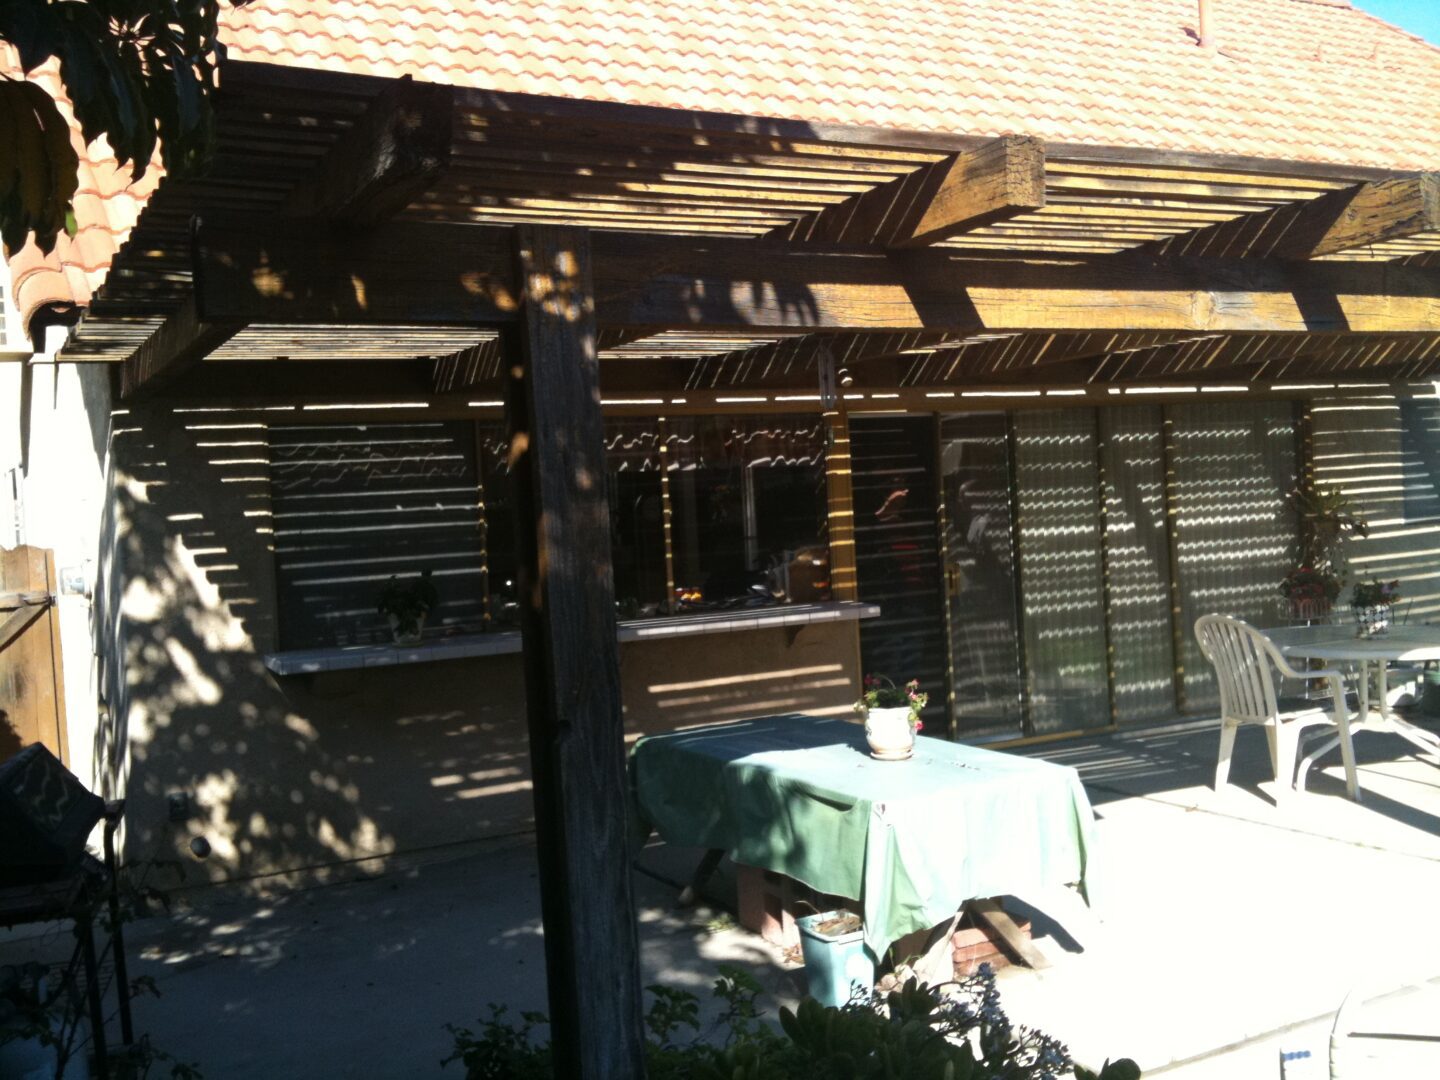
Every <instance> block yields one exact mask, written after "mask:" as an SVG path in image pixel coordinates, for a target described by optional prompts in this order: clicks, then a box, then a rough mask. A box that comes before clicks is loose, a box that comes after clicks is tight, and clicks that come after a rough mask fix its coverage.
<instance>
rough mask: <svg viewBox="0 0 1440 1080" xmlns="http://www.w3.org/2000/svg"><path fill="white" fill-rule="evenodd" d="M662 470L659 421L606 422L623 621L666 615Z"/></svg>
mask: <svg viewBox="0 0 1440 1080" xmlns="http://www.w3.org/2000/svg"><path fill="white" fill-rule="evenodd" d="M661 468H662V464H661V455H660V424H659V422H658V421H657V420H653V419H630V418H627V417H614V418H610V419H607V420H606V421H605V472H606V475H607V483H606V489H607V492H608V494H609V497H610V549H611V553H612V556H611V557H612V561H613V563H614V566H615V609H616V611H617V612H618V613H619V616H620V618H622V619H635V618H640V617H641V616H646V615H663V614H665V591H666V573H665V509H664V492H663V485H662V483H661V479H660V478H661Z"/></svg>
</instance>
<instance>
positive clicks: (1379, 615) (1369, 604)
mask: <svg viewBox="0 0 1440 1080" xmlns="http://www.w3.org/2000/svg"><path fill="white" fill-rule="evenodd" d="M1399 599H1400V582H1399V581H1398V580H1397V581H1381V580H1380V579H1379V578H1372V579H1371V580H1370V581H1357V582H1356V583H1355V586H1354V588H1353V589H1352V590H1351V592H1350V606H1351V608H1352V609H1353V610H1354V612H1355V624H1356V628H1357V631H1358V633H1359V634H1360V636H1361V637H1379V636H1380V635H1382V634H1384V633H1385V632H1386V631H1388V630H1389V629H1390V622H1391V618H1392V615H1393V614H1394V608H1395V602H1396V601H1397V600H1399Z"/></svg>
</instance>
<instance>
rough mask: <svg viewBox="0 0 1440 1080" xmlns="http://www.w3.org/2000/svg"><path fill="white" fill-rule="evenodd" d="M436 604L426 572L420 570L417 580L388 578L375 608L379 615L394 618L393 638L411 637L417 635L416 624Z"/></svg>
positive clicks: (417, 624)
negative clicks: (395, 634)
mask: <svg viewBox="0 0 1440 1080" xmlns="http://www.w3.org/2000/svg"><path fill="white" fill-rule="evenodd" d="M439 602H440V594H439V593H437V592H436V591H435V583H434V582H433V581H431V580H430V571H429V570H422V571H421V572H420V576H419V577H411V578H401V577H398V576H393V575H392V576H391V578H390V580H389V581H387V582H385V584H384V586H383V587H382V588H381V589H380V595H379V597H377V599H376V601H375V608H376V610H377V611H379V612H380V614H381V615H390V616H393V617H394V619H395V632H396V633H397V634H402V635H414V634H418V633H420V620H421V619H423V618H424V617H425V616H426V615H428V614H429V613H430V611H431V610H432V609H433V608H434V607H435V605H436V604H438V603H439Z"/></svg>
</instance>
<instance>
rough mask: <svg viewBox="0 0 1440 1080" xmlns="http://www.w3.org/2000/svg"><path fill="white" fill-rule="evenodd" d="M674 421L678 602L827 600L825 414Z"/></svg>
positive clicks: (697, 605)
mask: <svg viewBox="0 0 1440 1080" xmlns="http://www.w3.org/2000/svg"><path fill="white" fill-rule="evenodd" d="M668 426H669V435H668V445H669V453H668V455H667V456H668V458H669V461H668V463H667V468H668V469H669V471H670V502H671V522H672V540H673V545H674V560H675V592H676V602H677V607H678V609H679V610H705V609H714V608H731V607H751V606H765V605H770V604H783V603H792V602H794V603H807V602H813V601H818V600H826V599H829V596H830V550H829V547H828V544H827V540H826V533H825V512H826V498H825V423H824V421H823V420H822V419H821V418H820V417H818V416H755V417H719V416H701V417H682V418H676V419H673V420H670V421H669V425H668Z"/></svg>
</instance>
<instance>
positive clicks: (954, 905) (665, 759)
mask: <svg viewBox="0 0 1440 1080" xmlns="http://www.w3.org/2000/svg"><path fill="white" fill-rule="evenodd" d="M630 773H631V792H632V797H633V799H634V802H635V813H636V817H637V824H639V825H640V826H641V827H643V828H644V829H645V831H646V832H647V833H648V831H649V828H650V827H652V826H653V827H654V828H655V829H657V830H658V831H659V833H660V835H661V837H662V838H664V839H665V841H666V842H667V843H672V844H679V845H685V846H693V847H705V848H720V849H723V850H724V851H725V852H726V853H727V854H729V855H730V857H731V858H733V859H734V860H735V861H736V862H741V863H746V864H748V865H750V866H758V867H763V868H765V869H769V870H775V871H778V872H780V873H783V874H788V875H789V876H790V877H792V878H795V879H797V880H799V881H802V882H804V883H805V884H807V885H809V886H811V887H812V888H814V889H817V890H819V891H820V892H823V893H829V894H832V895H836V896H845V897H850V898H851V899H854V900H858V901H860V903H861V907H862V911H863V916H864V919H865V941H866V944H867V945H868V946H869V947H870V950H871V952H873V953H874V954H875V956H876V957H883V956H884V953H885V950H886V949H887V948H889V946H890V944H891V943H892V942H893V941H895V940H896V939H898V938H900V937H902V936H904V935H905V934H908V933H910V932H912V931H915V930H924V929H928V928H930V927H932V926H936V925H938V924H939V923H941V922H943V921H945V920H946V919H948V918H950V916H951V915H953V914H954V913H955V912H956V911H957V910H959V908H960V906H961V905H962V904H963V903H964V902H965V901H967V900H973V899H975V898H977V897H986V896H1004V895H1012V896H1034V895H1036V893H1037V892H1041V891H1044V890H1050V889H1054V888H1056V887H1057V886H1062V885H1068V884H1078V885H1079V886H1080V887H1081V889H1082V890H1083V891H1084V893H1085V895H1086V897H1087V900H1088V899H1089V897H1090V892H1089V884H1090V883H1089V880H1088V873H1087V871H1088V869H1089V864H1090V862H1091V858H1092V830H1093V826H1094V813H1093V812H1092V811H1091V809H1090V803H1089V800H1088V799H1087V798H1086V797H1085V789H1084V788H1083V787H1082V786H1081V784H1080V777H1079V774H1077V773H1076V772H1075V770H1074V769H1071V768H1068V767H1066V766H1062V765H1055V764H1052V763H1050V762H1047V761H1039V760H1035V759H1033V758H1025V757H1018V756H1016V755H1013V754H1003V753H997V752H995V751H993V750H983V749H980V748H979V747H974V746H964V745H961V744H959V743H952V742H946V741H944V740H941V739H931V738H926V737H924V736H921V737H920V738H919V739H918V740H917V741H916V750H915V756H914V757H913V758H911V759H910V760H908V761H876V760H874V759H873V758H871V757H870V755H869V748H868V747H867V746H866V744H865V732H864V729H863V728H861V727H860V726H859V725H857V724H853V723H847V722H845V721H842V720H828V719H817V718H815V717H809V716H799V715H790V716H771V717H765V718H763V719H758V720H746V721H741V722H739V723H734V724H724V725H716V726H713V727H706V728H696V729H692V730H690V731H680V732H675V733H673V734H668V735H655V736H651V737H649V738H646V739H642V740H640V741H639V742H638V743H637V744H636V746H635V749H634V751H633V753H632V755H631V760H630Z"/></svg>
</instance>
